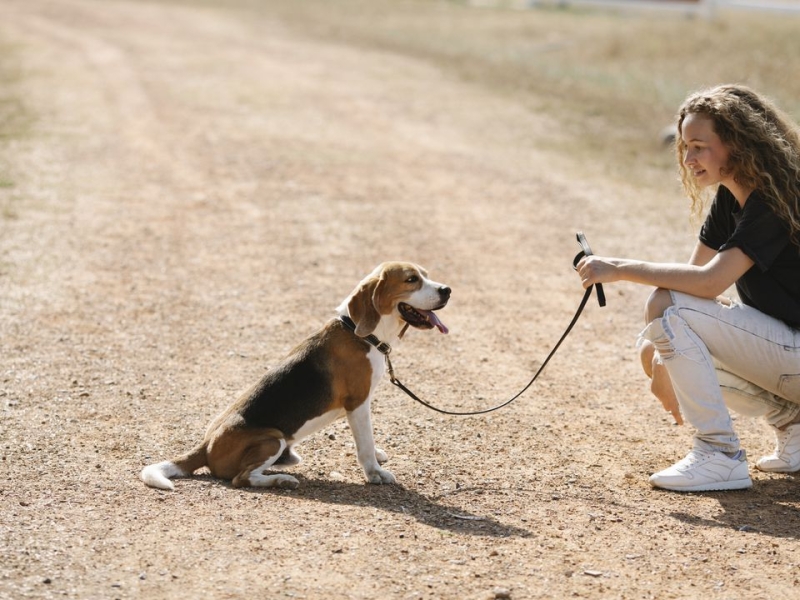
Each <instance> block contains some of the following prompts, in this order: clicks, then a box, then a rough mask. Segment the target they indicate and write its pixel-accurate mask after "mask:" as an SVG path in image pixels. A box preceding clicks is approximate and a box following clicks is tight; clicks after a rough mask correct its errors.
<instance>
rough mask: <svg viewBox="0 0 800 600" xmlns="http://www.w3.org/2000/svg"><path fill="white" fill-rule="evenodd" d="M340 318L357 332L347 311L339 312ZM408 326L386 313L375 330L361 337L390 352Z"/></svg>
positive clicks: (350, 328) (379, 348) (348, 327)
mask: <svg viewBox="0 0 800 600" xmlns="http://www.w3.org/2000/svg"><path fill="white" fill-rule="evenodd" d="M339 320H340V321H341V322H342V323H343V324H344V326H345V327H347V329H349V330H350V331H352V332H353V334H355V329H356V324H355V322H354V321H353V319H352V318H350V315H349V314H348V313H347V312H346V311H343V312H340V313H339ZM407 327H408V325H407V324H406V323H404V322H402V321H399V320H397V319H393V318H392V317H391V316H389V315H385V316H383V317H382V318H381V320H380V321H379V322H378V326H377V327H376V328H375V330H374V331H373V332H372V333H371V334H370V335H368V336H365V337H363V338H361V339H363V340H365V341H367V342H368V343H370V344H371V345H373V346H375V347H376V348H378V350H380V351H381V352H383V353H384V354H388V353H389V352H390V351H391V347H392V346H393V345H394V344H396V343H397V342H399V341H400V338H402V337H403V334H404V333H405V332H406V328H407Z"/></svg>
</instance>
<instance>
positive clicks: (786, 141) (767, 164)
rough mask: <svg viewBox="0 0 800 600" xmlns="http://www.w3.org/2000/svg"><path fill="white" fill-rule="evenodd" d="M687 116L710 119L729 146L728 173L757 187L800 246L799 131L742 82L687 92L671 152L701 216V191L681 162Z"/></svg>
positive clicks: (767, 101)
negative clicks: (693, 115) (700, 116)
mask: <svg viewBox="0 0 800 600" xmlns="http://www.w3.org/2000/svg"><path fill="white" fill-rule="evenodd" d="M689 114H700V115H705V116H707V117H708V118H710V119H711V121H712V123H713V127H714V133H716V134H717V135H718V136H719V138H720V140H721V141H722V143H723V144H724V145H725V147H726V148H727V150H728V165H727V167H726V171H727V173H728V174H730V173H733V174H734V180H735V181H736V182H737V183H739V184H741V185H742V186H744V187H749V188H754V189H756V190H758V191H759V192H760V193H761V194H762V196H763V198H764V201H765V202H767V203H768V204H769V206H770V208H772V210H773V211H774V212H775V214H777V215H778V217H780V218H781V220H783V221H784V222H785V223H787V225H788V226H789V231H790V235H791V238H792V239H793V240H794V242H795V243H796V244H798V245H800V130H798V128H797V125H795V124H794V122H793V121H792V120H791V119H790V118H789V117H787V116H786V115H785V114H784V113H783V112H782V111H781V110H780V109H778V108H777V107H776V106H775V105H774V104H773V103H772V102H771V101H770V100H769V99H767V98H765V97H764V96H762V95H760V94H758V93H756V92H754V91H753V90H751V89H750V88H748V87H746V86H743V85H735V84H728V85H720V86H717V87H714V88H711V89H707V90H703V91H700V92H696V93H694V94H692V95H690V96H689V97H688V98H687V99H686V100H685V101H684V103H683V105H681V107H680V110H679V111H678V123H677V126H678V135H677V136H675V152H676V156H677V159H678V168H679V172H680V179H681V183H682V184H683V189H684V190H685V192H686V193H687V195H688V196H689V198H690V199H691V201H692V216H693V217H695V218H699V216H700V213H701V212H702V210H703V206H704V200H705V197H704V196H705V195H704V193H703V192H702V190H701V189H700V188H699V187H698V186H697V182H696V180H695V178H694V177H693V176H692V174H691V173H690V171H689V169H687V167H686V165H684V164H683V157H684V156H685V155H686V144H685V143H684V141H683V138H682V135H683V121H684V119H685V118H686V116H687V115H689Z"/></svg>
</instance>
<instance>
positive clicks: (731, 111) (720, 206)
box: [578, 85, 800, 492]
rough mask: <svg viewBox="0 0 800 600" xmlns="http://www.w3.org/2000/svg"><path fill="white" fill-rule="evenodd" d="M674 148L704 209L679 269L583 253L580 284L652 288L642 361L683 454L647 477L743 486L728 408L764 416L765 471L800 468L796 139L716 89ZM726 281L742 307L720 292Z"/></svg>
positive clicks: (756, 107)
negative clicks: (688, 436) (688, 434)
mask: <svg viewBox="0 0 800 600" xmlns="http://www.w3.org/2000/svg"><path fill="white" fill-rule="evenodd" d="M677 132H678V135H677V138H676V153H677V158H678V164H679V170H680V175H681V180H682V183H683V187H684V190H685V191H686V193H687V194H688V196H689V197H690V198H691V200H692V211H693V213H695V214H696V215H697V214H699V213H700V211H701V210H702V208H703V193H704V190H709V189H710V190H711V191H712V192H713V194H714V195H713V201H712V203H711V206H710V209H709V210H708V213H707V215H706V217H705V220H704V223H703V226H702V228H701V230H700V235H699V241H698V242H697V245H696V246H695V248H694V252H693V253H692V255H691V257H690V259H689V262H688V264H668V263H651V262H642V261H638V260H629V259H617V258H604V257H599V256H588V257H585V258H584V259H582V261H581V262H580V263H579V264H578V274H579V275H580V277H581V279H582V282H583V285H584V287H588V286H590V285H592V284H596V283H608V282H613V281H620V280H624V281H632V282H635V283H641V284H645V285H650V286H655V287H656V288H657V289H656V290H655V291H654V292H653V293H652V294H651V296H650V298H649V300H648V302H647V305H646V307H645V319H646V322H647V327H646V328H645V330H644V331H643V332H642V334H641V338H640V352H641V358H642V364H643V366H644V370H645V372H646V373H647V375H648V376H649V377H650V378H651V380H652V381H651V389H652V391H653V393H654V395H655V396H656V397H657V398H659V400H661V402H662V404H663V405H664V407H665V408H666V409H667V410H669V411H671V412H672V414H673V415H674V416H675V418H676V420H677V421H678V423H682V417H685V418H686V420H687V421H688V422H689V423H690V424H691V425H692V426H693V427H694V428H695V430H696V431H695V434H694V443H693V449H692V450H691V451H690V452H689V454H688V455H687V456H686V457H685V458H684V459H683V460H681V461H679V462H677V463H676V464H674V465H673V466H671V467H669V468H667V469H665V470H663V471H660V472H658V473H655V474H653V475H652V476H651V477H650V482H651V483H652V485H653V486H655V487H659V488H664V489H668V490H674V491H684V492H693V491H706V490H735V489H743V488H748V487H750V486H751V485H752V481H751V479H750V474H749V470H748V465H747V458H746V455H745V451H744V450H743V449H742V448H740V445H739V438H738V437H737V435H736V433H735V431H734V428H733V423H732V421H731V417H730V414H729V412H728V409H732V410H734V411H736V412H738V413H740V414H743V415H748V416H761V417H764V418H765V419H766V422H767V423H768V424H769V425H770V426H771V428H772V429H773V431H774V433H775V436H776V439H777V443H776V447H775V451H774V452H773V453H772V454H771V455H769V456H764V457H762V458H760V459H759V460H758V461H757V462H756V467H757V468H759V469H761V470H763V471H771V472H794V471H798V470H800V134H798V128H797V126H796V125H795V124H794V123H792V122H791V121H790V120H789V119H788V118H787V117H786V116H784V115H783V114H782V113H781V112H780V111H779V110H778V109H777V108H776V107H775V106H774V105H773V104H772V103H771V102H770V101H769V100H767V99H766V98H764V97H763V96H762V95H760V94H758V93H756V92H754V91H753V90H750V89H748V88H747V87H744V86H740V85H722V86H719V87H716V88H713V89H709V90H705V91H701V92H699V93H695V94H692V95H690V96H689V97H688V98H687V99H686V100H685V101H684V103H683V105H682V106H681V108H680V111H679V113H678V117H677ZM733 284H735V285H736V291H737V294H738V297H739V298H738V299H735V300H734V299H728V298H723V297H720V294H722V293H724V292H725V290H727V289H728V288H729V287H730V286H731V285H733Z"/></svg>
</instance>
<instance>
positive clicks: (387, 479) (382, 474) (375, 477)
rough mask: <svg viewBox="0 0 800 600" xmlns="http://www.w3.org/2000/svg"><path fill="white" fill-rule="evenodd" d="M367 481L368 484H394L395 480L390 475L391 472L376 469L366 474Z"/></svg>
mask: <svg viewBox="0 0 800 600" xmlns="http://www.w3.org/2000/svg"><path fill="white" fill-rule="evenodd" d="M367 481H369V482H370V483H377V484H381V483H396V482H397V480H396V479H395V478H394V475H392V472H391V471H387V470H386V469H381V468H380V467H378V468H377V469H373V470H372V471H369V472H368V473H367Z"/></svg>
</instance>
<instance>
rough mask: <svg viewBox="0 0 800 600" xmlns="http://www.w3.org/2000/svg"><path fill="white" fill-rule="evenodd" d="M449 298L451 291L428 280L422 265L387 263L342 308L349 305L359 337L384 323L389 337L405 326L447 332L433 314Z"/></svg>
mask: <svg viewBox="0 0 800 600" xmlns="http://www.w3.org/2000/svg"><path fill="white" fill-rule="evenodd" d="M449 299H450V288H449V287H447V286H446V285H444V284H442V283H437V282H435V281H431V280H430V279H428V273H427V271H425V269H423V268H422V267H420V266H419V265H415V264H413V263H408V262H385V263H383V264H381V265H379V266H378V267H377V268H376V269H375V270H374V271H373V272H372V273H370V274H369V275H367V277H365V278H364V279H363V280H362V281H361V283H360V284H359V285H358V287H357V288H356V289H355V290H354V291H353V293H352V294H351V295H350V296H349V298H348V299H347V300H345V302H344V304H343V305H342V308H344V307H345V306H346V308H347V312H348V313H349V315H350V318H351V319H353V322H354V323H355V324H356V335H358V336H360V337H364V336H367V335H369V334H371V333H373V332H374V331H375V330H376V329H377V328H378V325H379V324H380V323H381V321H382V320H384V321H387V322H386V326H387V327H388V329H387V331H386V332H385V333H386V334H392V335H397V334H399V332H400V331H401V330H402V328H403V325H404V323H408V324H409V325H411V326H412V327H416V328H418V329H432V328H434V327H436V328H437V329H438V330H439V331H441V332H442V333H447V327H445V325H444V323H442V322H441V321H440V320H439V317H437V316H436V315H435V314H434V312H433V311H435V310H438V309H440V308H443V307H444V306H445V305H446V304H447V301H448V300H449Z"/></svg>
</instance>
